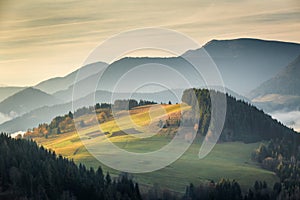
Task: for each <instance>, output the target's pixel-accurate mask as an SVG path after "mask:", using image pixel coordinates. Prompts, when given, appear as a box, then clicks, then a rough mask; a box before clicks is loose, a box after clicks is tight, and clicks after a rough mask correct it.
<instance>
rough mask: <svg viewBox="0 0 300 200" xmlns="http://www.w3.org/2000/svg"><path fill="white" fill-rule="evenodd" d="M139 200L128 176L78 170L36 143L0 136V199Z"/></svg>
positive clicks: (135, 188)
mask: <svg viewBox="0 0 300 200" xmlns="http://www.w3.org/2000/svg"><path fill="white" fill-rule="evenodd" d="M117 197H119V198H120V199H137V200H138V199H141V196H140V193H139V187H138V184H134V183H133V182H132V180H130V179H128V178H127V176H122V177H120V178H119V179H118V180H114V181H113V180H112V179H111V177H110V175H109V174H106V176H105V175H104V174H103V172H102V169H101V168H100V167H99V168H98V170H96V171H94V169H92V168H91V169H86V168H85V166H84V165H81V164H80V165H79V167H78V166H77V165H76V164H75V163H74V162H73V161H69V160H68V159H66V158H63V157H62V156H56V155H55V153H53V152H50V151H48V150H46V149H44V148H43V147H39V146H38V145H37V144H36V143H35V142H32V141H29V140H23V139H12V138H10V137H9V136H7V135H5V134H0V199H1V200H5V199H7V200H11V199H54V200H57V199H85V200H86V199H117Z"/></svg>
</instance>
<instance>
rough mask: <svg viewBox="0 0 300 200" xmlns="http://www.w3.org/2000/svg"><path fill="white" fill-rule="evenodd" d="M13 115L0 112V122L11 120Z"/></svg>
mask: <svg viewBox="0 0 300 200" xmlns="http://www.w3.org/2000/svg"><path fill="white" fill-rule="evenodd" d="M12 118H13V117H11V116H9V115H7V114H4V113H1V112H0V124H2V123H4V122H6V121H9V120H11V119H12Z"/></svg>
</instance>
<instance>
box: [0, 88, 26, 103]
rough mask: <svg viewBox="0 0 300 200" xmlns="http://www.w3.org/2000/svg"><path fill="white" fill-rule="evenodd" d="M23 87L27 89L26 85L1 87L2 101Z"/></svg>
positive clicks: (0, 99)
mask: <svg viewBox="0 0 300 200" xmlns="http://www.w3.org/2000/svg"><path fill="white" fill-rule="evenodd" d="M23 89H25V87H10V86H4V87H0V102H1V101H3V100H4V99H6V98H7V97H10V96H11V95H13V94H15V93H17V92H19V91H21V90H23Z"/></svg>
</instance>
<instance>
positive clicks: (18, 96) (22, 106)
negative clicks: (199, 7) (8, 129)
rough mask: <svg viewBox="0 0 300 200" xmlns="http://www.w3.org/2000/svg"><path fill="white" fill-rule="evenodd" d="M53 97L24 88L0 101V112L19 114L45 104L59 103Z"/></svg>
mask: <svg viewBox="0 0 300 200" xmlns="http://www.w3.org/2000/svg"><path fill="white" fill-rule="evenodd" d="M60 102H61V101H60V100H58V99H56V98H55V97H53V96H51V95H49V94H47V93H45V92H42V91H41V90H38V89H34V88H26V89H24V90H21V91H20V92H17V93H15V94H14V95H12V96H10V97H8V98H6V99H5V100H3V101H2V102H1V103H0V112H2V113H5V114H9V115H12V116H19V115H22V114H24V113H27V112H30V111H31V110H34V109H36V108H39V107H43V106H45V105H48V106H50V105H54V104H59V103H60Z"/></svg>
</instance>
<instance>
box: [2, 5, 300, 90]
mask: <svg viewBox="0 0 300 200" xmlns="http://www.w3.org/2000/svg"><path fill="white" fill-rule="evenodd" d="M0 16H1V18H0V27H1V29H0V44H1V49H0V55H1V56H0V86H1V85H8V86H33V85H36V84H37V83H39V82H41V81H44V80H47V79H49V78H53V77H57V76H65V75H67V74H68V73H70V72H72V71H74V70H76V69H78V68H79V67H81V65H82V63H83V62H84V60H85V58H86V57H87V56H88V54H89V53H90V52H91V51H92V50H93V49H94V48H95V47H96V46H98V45H99V44H100V43H101V42H103V41H104V40H106V39H108V38H110V37H111V36H113V35H115V34H118V33H120V32H123V31H127V30H131V29H137V28H144V27H161V28H168V29H172V30H175V31H178V32H181V33H183V34H186V35H187V36H189V37H191V38H193V39H195V40H196V41H197V42H198V43H199V44H200V45H204V44H205V43H207V42H208V41H210V40H212V39H218V40H222V39H236V38H256V39H263V40H277V41H285V42H295V43H300V34H299V27H300V4H299V3H298V1H297V0H288V1H285V2H282V1H270V0H265V1H250V0H244V1H240V2H234V1H208V0H205V1H201V2H200V1H197V0H188V1H185V2H182V1H178V0H174V1H170V2H168V3H167V2H160V1H144V2H143V3H141V2H139V1H122V2H118V1H96V0H91V1H85V2H83V1H76V0H62V1H60V3H54V2H53V1H50V0H46V1H42V2H41V1H38V0H28V1H24V2H23V1H21V2H20V1H16V0H11V1H1V2H0ZM147 55H148V56H159V55H162V56H166V55H165V54H159V53H158V54H155V53H153V52H152V53H151V52H148V54H147Z"/></svg>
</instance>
